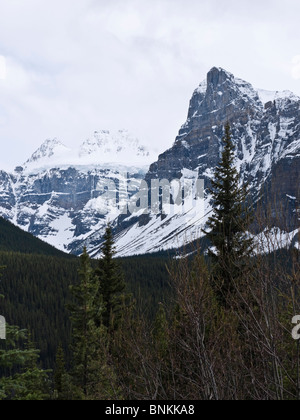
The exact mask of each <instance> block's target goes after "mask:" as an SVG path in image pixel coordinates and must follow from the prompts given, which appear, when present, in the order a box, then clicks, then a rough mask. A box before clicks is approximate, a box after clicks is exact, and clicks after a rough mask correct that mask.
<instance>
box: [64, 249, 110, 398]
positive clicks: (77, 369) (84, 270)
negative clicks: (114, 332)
mask: <svg viewBox="0 0 300 420" xmlns="http://www.w3.org/2000/svg"><path fill="white" fill-rule="evenodd" d="M78 274H79V284H78V285H72V286H71V287H70V290H71V292H72V294H73V297H74V299H75V302H74V303H73V304H72V305H68V309H69V310H70V311H71V321H72V338H73V342H72V349H73V370H72V377H73V379H74V385H76V386H77V387H78V391H79V394H80V392H81V393H82V398H85V397H86V396H87V393H88V385H89V381H90V377H91V375H92V374H93V372H92V368H91V366H92V363H94V357H95V354H96V353H97V341H98V340H99V332H98V329H97V327H96V325H95V306H94V302H95V297H96V294H97V288H96V286H97V285H96V282H95V281H94V279H93V269H92V268H91V262H90V257H89V255H88V253H87V250H86V248H85V249H84V252H83V254H82V255H81V257H80V269H79V271H78ZM98 303H99V304H100V307H99V308H98V311H99V312H100V313H101V311H102V304H101V302H100V301H99V302H98ZM79 394H78V396H76V395H75V399H78V398H79Z"/></svg>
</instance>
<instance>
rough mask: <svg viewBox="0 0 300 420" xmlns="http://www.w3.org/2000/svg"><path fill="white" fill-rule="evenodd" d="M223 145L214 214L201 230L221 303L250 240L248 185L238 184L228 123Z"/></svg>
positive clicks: (238, 271)
mask: <svg viewBox="0 0 300 420" xmlns="http://www.w3.org/2000/svg"><path fill="white" fill-rule="evenodd" d="M223 146H224V149H223V153H222V158H221V161H220V163H219V165H218V166H217V168H216V170H215V174H214V178H213V180H212V181H211V185H212V186H211V190H210V192H211V194H212V201H213V214H212V216H211V217H210V218H209V220H208V223H207V227H206V231H204V232H205V233H206V235H207V237H208V239H209V240H210V243H211V245H212V247H211V248H210V250H209V255H210V257H211V259H212V263H213V274H212V275H213V278H214V280H215V284H216V285H217V291H218V296H219V298H220V300H221V301H222V302H223V303H224V302H226V300H227V297H228V294H230V293H232V292H233V291H234V287H235V286H234V285H235V284H236V282H237V280H238V279H239V278H241V277H242V276H244V275H245V274H246V273H245V270H246V267H249V264H247V260H249V257H250V256H251V253H252V251H253V240H252V239H251V237H249V234H248V229H249V226H250V224H251V221H252V211H251V209H249V208H247V203H246V201H247V188H246V187H245V186H240V177H239V174H238V172H237V169H236V167H235V162H234V161H235V153H234V150H235V148H234V145H233V143H232V137H231V131H230V125H229V123H227V124H226V126H225V136H224V138H223ZM248 262H249V261H248Z"/></svg>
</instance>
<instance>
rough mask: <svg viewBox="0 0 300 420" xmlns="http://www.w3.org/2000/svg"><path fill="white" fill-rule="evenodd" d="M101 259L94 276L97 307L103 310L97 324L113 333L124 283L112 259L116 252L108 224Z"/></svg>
mask: <svg viewBox="0 0 300 420" xmlns="http://www.w3.org/2000/svg"><path fill="white" fill-rule="evenodd" d="M101 252H102V258H100V260H99V265H98V268H97V269H96V276H97V282H98V298H97V300H98V301H99V303H98V305H97V306H98V307H99V306H100V304H101V302H103V304H104V310H103V311H102V312H101V317H99V316H98V324H99V325H100V324H103V325H104V326H105V327H106V328H107V329H108V330H110V331H113V330H114V329H115V328H116V327H117V325H118V321H119V319H120V318H121V316H122V314H121V308H122V303H123V302H124V291H125V281H124V275H123V273H122V270H121V267H120V265H119V263H118V262H117V261H116V259H115V258H114V256H115V254H116V251H115V246H114V239H113V234H112V229H111V226H110V224H108V226H107V228H106V231H105V234H104V242H103V245H102V247H101Z"/></svg>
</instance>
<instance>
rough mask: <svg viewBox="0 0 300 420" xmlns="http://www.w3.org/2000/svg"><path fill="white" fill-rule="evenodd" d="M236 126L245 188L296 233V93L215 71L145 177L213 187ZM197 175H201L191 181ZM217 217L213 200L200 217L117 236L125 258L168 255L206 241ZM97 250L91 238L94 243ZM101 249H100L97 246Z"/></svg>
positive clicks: (154, 223) (299, 156)
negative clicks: (207, 227) (206, 229)
mask: <svg viewBox="0 0 300 420" xmlns="http://www.w3.org/2000/svg"><path fill="white" fill-rule="evenodd" d="M226 122H229V123H230V125H231V131H232V136H233V142H234V143H235V146H236V151H237V158H236V166H237V167H238V169H239V171H240V174H241V179H242V181H245V182H247V183H249V186H250V190H251V194H252V200H253V201H254V202H257V201H258V200H259V199H260V202H261V203H262V205H263V206H266V205H268V206H270V213H271V214H272V215H273V216H274V220H270V221H269V223H272V224H274V226H278V223H279V222H278V221H280V223H279V224H280V226H279V227H280V229H281V230H282V231H286V232H292V233H293V237H294V242H296V241H297V238H296V233H297V228H298V227H299V221H298V216H297V215H298V214H299V210H297V209H298V206H299V185H300V183H299V181H300V173H299V169H300V98H299V97H298V96H296V95H294V94H293V93H292V92H289V91H284V92H269V91H265V90H262V89H255V88H254V87H253V86H252V85H251V84H250V83H248V82H246V81H243V80H241V79H239V78H236V77H235V76H234V75H233V74H231V73H229V72H227V71H225V70H224V69H222V68H213V69H211V71H210V72H209V73H208V74H207V78H206V80H205V81H203V82H202V83H201V84H200V85H199V86H198V88H197V89H196V90H195V91H194V93H193V95H192V98H191V101H190V106H189V111H188V117H187V121H186V122H185V123H184V124H183V126H182V127H181V129H180V131H179V134H178V136H177V138H176V140H175V143H174V145H173V147H172V148H171V149H169V150H167V151H166V152H164V153H163V154H161V155H160V156H159V158H158V160H157V161H156V162H155V163H153V164H152V165H151V166H150V169H149V171H148V173H147V175H146V177H145V179H146V181H147V182H148V184H150V183H151V181H152V180H153V179H160V180H161V179H167V180H169V181H170V182H171V181H172V180H174V179H182V178H185V177H186V174H187V173H188V174H190V176H194V179H195V180H196V179H198V178H200V179H204V181H205V185H206V187H207V186H209V182H210V179H211V177H212V174H213V172H214V168H215V167H216V165H217V164H218V162H219V160H220V155H221V152H222V149H221V139H222V137H223V135H224V131H223V130H224V125H225V124H226ZM191 174H194V175H191ZM209 212H210V206H209V196H206V200H205V203H204V208H203V210H202V211H200V212H199V213H198V218H197V217H196V219H195V217H194V215H193V217H190V216H189V212H184V211H183V212H181V213H180V214H178V213H177V214H173V215H172V214H168V215H167V216H163V217H160V216H157V215H155V214H154V215H153V214H151V212H149V213H148V219H147V220H145V217H143V218H142V219H141V218H140V219H138V220H134V219H133V218H132V217H131V220H133V221H134V223H132V224H131V225H128V224H127V225H124V226H126V228H125V227H124V229H123V230H122V231H121V232H120V233H119V236H118V249H119V252H120V254H121V255H126V254H127V253H128V252H130V253H144V252H152V251H158V250H160V249H168V248H171V247H174V246H175V247H176V246H178V245H182V244H183V243H184V242H189V241H190V240H192V239H194V238H195V237H199V236H201V228H202V227H203V226H204V224H205V222H206V220H207V217H208V216H207V215H208V214H209ZM89 241H90V243H93V241H92V238H89ZM94 245H95V242H94Z"/></svg>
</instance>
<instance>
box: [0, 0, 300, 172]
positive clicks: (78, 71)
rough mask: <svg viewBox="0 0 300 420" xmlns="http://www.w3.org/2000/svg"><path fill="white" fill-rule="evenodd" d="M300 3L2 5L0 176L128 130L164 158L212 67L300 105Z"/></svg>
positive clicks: (39, 0)
mask: <svg viewBox="0 0 300 420" xmlns="http://www.w3.org/2000/svg"><path fill="white" fill-rule="evenodd" d="M299 18H300V1H299V0H284V1H282V0H226V1H225V0H109V1H108V0H0V141H1V154H0V168H5V169H6V168H8V167H14V166H15V165H17V164H21V163H23V162H24V160H26V159H27V158H28V157H29V156H30V155H31V154H32V152H33V151H34V150H35V149H36V148H37V147H39V146H40V144H41V143H42V142H43V141H44V140H45V139H46V138H54V137H57V138H58V139H60V140H61V141H62V142H64V143H65V144H66V145H67V146H69V147H76V146H77V145H78V144H79V143H81V142H82V141H83V140H85V139H86V138H87V137H89V136H90V135H91V134H92V133H93V131H95V130H101V129H121V128H126V129H129V130H130V131H131V132H132V133H133V134H134V135H136V136H137V137H139V138H140V140H141V142H143V143H144V144H146V145H148V146H149V147H154V148H156V150H157V153H158V152H162V151H164V150H165V149H166V148H168V147H170V146H171V145H172V143H173V142H174V139H175V136H176V135H177V132H178V130H179V128H180V126H181V125H182V124H183V123H184V122H185V119H186V116H187V111H188V104H189V100H190V98H191V95H192V93H193V91H194V89H195V88H196V87H197V86H198V84H199V83H200V82H201V81H202V80H203V79H205V77H206V74H207V72H208V71H209V70H210V69H211V68H212V67H214V66H221V67H223V68H225V69H226V70H228V71H230V72H232V73H234V74H235V75H236V76H237V77H240V78H243V79H245V80H247V81H249V82H250V83H252V84H253V85H254V86H255V87H258V88H264V89H268V90H284V89H289V90H292V91H294V92H295V93H296V94H298V95H300V24H299Z"/></svg>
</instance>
